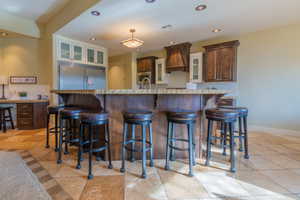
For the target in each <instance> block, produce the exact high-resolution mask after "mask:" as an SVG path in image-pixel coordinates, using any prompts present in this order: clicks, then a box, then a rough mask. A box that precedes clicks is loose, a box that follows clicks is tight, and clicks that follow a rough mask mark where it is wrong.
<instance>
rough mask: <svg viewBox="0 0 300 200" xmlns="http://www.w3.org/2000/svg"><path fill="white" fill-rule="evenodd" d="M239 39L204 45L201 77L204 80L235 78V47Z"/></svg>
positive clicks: (228, 79) (217, 80) (222, 80)
mask: <svg viewBox="0 0 300 200" xmlns="http://www.w3.org/2000/svg"><path fill="white" fill-rule="evenodd" d="M239 44H240V43H239V41H238V40H235V41H230V42H224V43H220V44H214V45H209V46H204V48H205V54H204V65H203V79H204V80H205V81H206V82H226V81H236V80H237V48H238V46H239Z"/></svg>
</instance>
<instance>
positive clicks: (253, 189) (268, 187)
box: [233, 171, 289, 196]
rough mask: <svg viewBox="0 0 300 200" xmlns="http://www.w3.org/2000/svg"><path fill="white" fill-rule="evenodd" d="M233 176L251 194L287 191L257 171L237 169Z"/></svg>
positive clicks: (271, 193)
mask: <svg viewBox="0 0 300 200" xmlns="http://www.w3.org/2000/svg"><path fill="white" fill-rule="evenodd" d="M233 176H234V178H235V179H237V180H238V181H239V183H240V184H241V185H242V187H243V188H244V189H245V190H247V191H248V192H249V194H250V195H251V196H256V195H266V196H267V195H277V194H282V193H289V191H288V190H286V189H285V188H283V187H282V186H280V185H279V184H277V183H275V182H274V181H272V180H271V179H270V178H269V177H267V176H265V175H263V174H262V173H260V172H259V171H252V172H249V171H238V172H237V173H236V174H235V175H233Z"/></svg>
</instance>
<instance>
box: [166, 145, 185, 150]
mask: <svg viewBox="0 0 300 200" xmlns="http://www.w3.org/2000/svg"><path fill="white" fill-rule="evenodd" d="M169 147H170V148H171V149H175V150H177V151H188V150H189V149H188V148H179V147H175V146H172V145H169Z"/></svg>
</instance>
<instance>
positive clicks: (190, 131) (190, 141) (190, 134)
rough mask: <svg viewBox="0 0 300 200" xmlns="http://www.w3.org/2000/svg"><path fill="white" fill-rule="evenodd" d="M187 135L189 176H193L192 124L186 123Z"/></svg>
mask: <svg viewBox="0 0 300 200" xmlns="http://www.w3.org/2000/svg"><path fill="white" fill-rule="evenodd" d="M187 127H188V136H189V170H190V171H189V176H190V177H192V176H194V174H193V165H194V159H193V156H194V152H193V149H194V147H193V146H194V144H193V130H192V124H188V125H187Z"/></svg>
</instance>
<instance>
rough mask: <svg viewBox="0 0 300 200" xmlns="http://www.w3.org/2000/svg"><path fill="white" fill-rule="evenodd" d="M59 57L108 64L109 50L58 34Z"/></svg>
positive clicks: (104, 65)
mask: <svg viewBox="0 0 300 200" xmlns="http://www.w3.org/2000/svg"><path fill="white" fill-rule="evenodd" d="M56 37H57V39H56V41H57V42H56V51H57V59H58V60H61V61H68V62H75V63H80V64H87V65H94V66H101V67H106V66H107V50H106V49H105V48H102V47H100V46H97V45H93V44H88V43H85V42H80V41H76V40H72V39H68V38H65V37H62V36H56Z"/></svg>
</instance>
